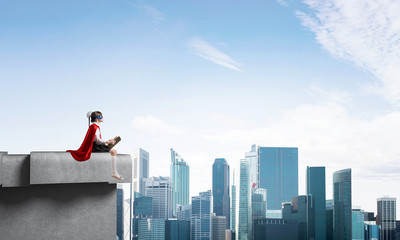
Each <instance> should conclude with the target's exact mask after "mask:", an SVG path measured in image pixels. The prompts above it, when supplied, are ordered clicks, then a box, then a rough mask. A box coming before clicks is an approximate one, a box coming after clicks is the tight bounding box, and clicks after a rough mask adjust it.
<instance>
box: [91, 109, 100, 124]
mask: <svg viewBox="0 0 400 240" xmlns="http://www.w3.org/2000/svg"><path fill="white" fill-rule="evenodd" d="M90 119H91V122H100V121H101V120H102V119H103V114H102V113H101V112H100V111H94V112H92V114H91V115H90Z"/></svg>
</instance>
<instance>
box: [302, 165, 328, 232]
mask: <svg viewBox="0 0 400 240" xmlns="http://www.w3.org/2000/svg"><path fill="white" fill-rule="evenodd" d="M306 185H307V194H308V195H311V196H313V197H314V205H315V239H320V240H325V239H326V212H325V210H326V195H325V192H326V190H325V167H307V179H306Z"/></svg>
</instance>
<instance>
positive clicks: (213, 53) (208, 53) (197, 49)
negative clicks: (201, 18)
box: [188, 37, 243, 72]
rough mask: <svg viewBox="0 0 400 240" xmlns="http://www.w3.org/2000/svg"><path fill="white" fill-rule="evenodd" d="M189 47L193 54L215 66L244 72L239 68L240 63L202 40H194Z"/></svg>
mask: <svg viewBox="0 0 400 240" xmlns="http://www.w3.org/2000/svg"><path fill="white" fill-rule="evenodd" d="M188 45H189V47H190V49H191V52H192V53H193V54H194V55H196V56H199V57H202V58H204V59H206V60H208V61H210V62H213V63H215V64H218V65H221V66H224V67H227V68H230V69H233V70H236V71H240V72H243V70H242V69H241V68H240V67H239V66H240V64H239V63H238V62H236V61H235V60H233V59H232V58H231V57H230V56H228V55H227V54H225V53H223V52H222V51H221V50H219V49H218V48H216V47H214V46H212V45H211V44H210V43H208V42H206V41H204V40H203V39H201V38H198V37H195V38H192V39H191V40H190V41H189V43H188Z"/></svg>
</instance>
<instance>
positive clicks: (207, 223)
mask: <svg viewBox="0 0 400 240" xmlns="http://www.w3.org/2000/svg"><path fill="white" fill-rule="evenodd" d="M211 210H212V194H211V190H209V191H207V192H200V193H199V196H195V197H192V218H191V220H190V228H191V231H190V239H191V240H211Z"/></svg>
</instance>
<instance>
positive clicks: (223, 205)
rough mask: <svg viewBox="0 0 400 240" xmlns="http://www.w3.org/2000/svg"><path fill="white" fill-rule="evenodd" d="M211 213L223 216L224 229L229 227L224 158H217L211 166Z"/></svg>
mask: <svg viewBox="0 0 400 240" xmlns="http://www.w3.org/2000/svg"><path fill="white" fill-rule="evenodd" d="M212 172H213V173H212V174H213V175H212V176H213V179H212V185H213V189H212V193H213V213H215V214H216V216H225V223H226V226H225V229H229V225H230V222H229V220H230V212H229V211H230V194H229V185H230V184H229V165H228V162H227V161H226V160H225V158H217V159H215V161H214V164H213V171H212Z"/></svg>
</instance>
